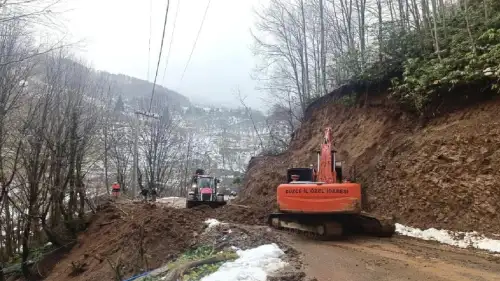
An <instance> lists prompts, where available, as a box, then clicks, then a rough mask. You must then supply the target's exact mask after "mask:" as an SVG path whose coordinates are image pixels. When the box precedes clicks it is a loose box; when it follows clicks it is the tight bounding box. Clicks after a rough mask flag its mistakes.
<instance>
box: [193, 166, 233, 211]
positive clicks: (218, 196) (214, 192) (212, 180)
mask: <svg viewBox="0 0 500 281" xmlns="http://www.w3.org/2000/svg"><path fill="white" fill-rule="evenodd" d="M191 183H192V185H191V188H190V190H189V192H188V196H187V198H186V208H188V209H189V208H193V207H195V206H199V205H208V206H210V207H212V208H217V207H220V206H224V205H226V204H227V202H226V201H225V200H224V194H222V193H218V184H219V183H220V180H219V179H218V178H216V177H213V176H208V175H205V172H204V170H203V169H197V170H196V174H195V175H194V176H193V179H192V181H191Z"/></svg>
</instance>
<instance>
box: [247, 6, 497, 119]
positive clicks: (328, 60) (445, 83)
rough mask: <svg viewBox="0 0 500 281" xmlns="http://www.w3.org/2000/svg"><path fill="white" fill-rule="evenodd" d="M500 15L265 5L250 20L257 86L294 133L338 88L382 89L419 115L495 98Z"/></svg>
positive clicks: (492, 11)
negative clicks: (471, 99)
mask: <svg viewBox="0 0 500 281" xmlns="http://www.w3.org/2000/svg"><path fill="white" fill-rule="evenodd" d="M499 12H500V2H498V1H494V0H339V1H332V0H313V1H304V0H271V1H270V4H269V6H266V7H261V8H260V9H258V10H257V11H256V16H257V26H256V28H254V30H253V35H254V38H255V48H254V51H255V54H256V55H258V56H259V58H260V64H259V67H258V68H257V73H258V75H257V77H258V78H259V79H261V80H262V82H263V84H264V86H263V87H262V88H263V90H265V91H267V92H268V93H269V97H270V99H272V100H274V102H275V103H276V106H277V107H278V108H281V111H282V112H287V113H288V115H289V116H290V118H293V119H294V121H295V123H294V124H299V123H300V121H301V119H302V117H303V114H304V111H305V109H306V107H307V105H308V104H309V103H310V102H311V100H313V99H315V98H317V97H319V96H323V95H325V94H327V93H328V92H330V91H331V90H333V89H334V88H336V87H338V86H341V85H345V84H356V85H365V86H369V85H373V84H377V83H386V84H388V85H389V89H390V93H389V94H390V97H391V98H393V99H394V100H395V101H397V102H398V103H399V104H400V105H402V106H404V107H405V108H406V109H408V110H410V111H413V112H415V113H416V114H424V113H426V112H427V111H428V110H429V109H430V108H431V106H432V108H433V110H435V109H436V106H433V105H435V104H436V103H438V104H439V102H440V100H442V98H443V97H444V96H446V95H449V94H448V93H450V92H451V93H452V95H454V96H453V98H457V95H461V96H473V95H479V93H477V92H481V91H482V92H487V93H489V94H492V93H496V92H497V91H498V81H499V78H500V66H499V65H500V13H499ZM464 86H466V87H468V88H470V87H471V86H474V87H473V89H469V91H473V92H467V91H459V89H461V88H463V87H464ZM453 90H457V91H453ZM476 91H477V92H476ZM457 92H459V93H457ZM370 94H373V93H370V92H369V91H365V92H364V93H363V91H357V92H356V93H353V94H352V95H346V96H344V97H342V102H344V103H346V104H350V103H353V102H355V101H359V100H360V99H362V98H363V97H365V96H366V95H370Z"/></svg>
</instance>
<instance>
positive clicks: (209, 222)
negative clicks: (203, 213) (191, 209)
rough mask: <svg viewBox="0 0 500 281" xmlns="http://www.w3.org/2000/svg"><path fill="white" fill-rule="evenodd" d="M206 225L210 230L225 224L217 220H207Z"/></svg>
mask: <svg viewBox="0 0 500 281" xmlns="http://www.w3.org/2000/svg"><path fill="white" fill-rule="evenodd" d="M205 224H207V225H208V228H212V227H214V226H217V225H219V224H223V223H221V222H220V221H218V220H216V219H207V220H205Z"/></svg>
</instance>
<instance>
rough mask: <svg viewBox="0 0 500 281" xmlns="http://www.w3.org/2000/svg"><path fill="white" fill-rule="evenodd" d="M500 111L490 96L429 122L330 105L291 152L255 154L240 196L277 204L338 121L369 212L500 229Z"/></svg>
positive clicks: (389, 111) (424, 223) (342, 151)
mask: <svg viewBox="0 0 500 281" xmlns="http://www.w3.org/2000/svg"><path fill="white" fill-rule="evenodd" d="M498 112H500V101H499V100H496V101H490V102H486V103H483V104H479V105H475V106H473V107H469V108H467V109H462V110H460V111H455V112H453V113H449V114H447V115H445V116H442V117H439V118H436V119H434V120H432V121H431V122H430V123H428V124H427V125H425V126H424V127H422V126H421V125H419V122H418V121H417V120H415V119H413V118H412V117H409V115H407V114H404V113H402V112H401V111H399V110H396V109H394V107H392V106H384V105H383V103H380V101H378V102H377V104H376V105H375V104H373V102H372V104H371V105H369V106H367V107H365V108H352V107H350V108H347V107H344V106H341V105H338V104H333V103H331V102H323V103H322V104H321V105H319V106H318V105H315V110H311V111H310V114H309V118H308V120H307V121H306V122H305V123H304V124H303V126H302V127H301V128H300V129H299V130H298V131H297V132H296V134H295V137H294V140H293V141H292V143H291V149H290V150H289V151H288V152H286V153H284V154H283V155H280V156H274V157H271V156H266V157H256V158H253V159H252V161H251V163H250V164H249V169H248V173H247V177H246V179H245V186H244V188H243V191H242V192H241V194H240V197H241V199H240V200H241V201H246V202H248V204H253V205H256V206H262V207H265V208H267V210H268V211H270V210H271V209H273V207H274V202H275V188H276V187H277V186H278V184H279V183H281V182H283V180H284V178H285V173H286V169H287V168H289V167H292V166H296V167H297V166H302V167H304V166H309V164H311V163H316V162H315V156H314V151H315V150H316V149H317V148H319V143H320V139H321V137H322V130H323V129H324V127H325V126H331V127H332V128H333V133H334V141H335V145H336V148H337V150H338V151H339V153H338V158H339V159H340V160H342V161H344V165H345V166H347V167H350V171H349V173H347V175H349V174H350V175H354V174H355V175H356V177H357V180H358V181H359V182H360V183H361V184H362V186H363V187H364V188H365V190H366V192H367V203H366V204H365V207H366V209H368V210H370V211H372V212H374V213H379V214H386V215H387V214H392V215H395V216H396V218H398V219H399V221H400V222H402V223H405V224H409V225H412V226H417V227H437V228H447V229H452V230H478V231H481V232H484V233H488V234H493V233H499V234H500V219H499V215H498V212H499V211H500V200H499V199H500V170H499V169H498V167H500V119H498ZM354 169H355V171H354Z"/></svg>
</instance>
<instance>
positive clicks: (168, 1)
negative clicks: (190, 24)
mask: <svg viewBox="0 0 500 281" xmlns="http://www.w3.org/2000/svg"><path fill="white" fill-rule="evenodd" d="M169 7H170V0H167V9H166V10H165V20H164V22H163V33H162V35H161V44H160V54H159V55H158V63H157V64H156V74H155V80H154V82H153V92H152V93H151V100H150V101H149V111H151V105H152V104H153V96H154V94H155V88H156V78H157V77H158V69H159V68H160V61H161V53H162V50H163V41H164V39H165V29H166V27H167V17H168V8H169Z"/></svg>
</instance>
